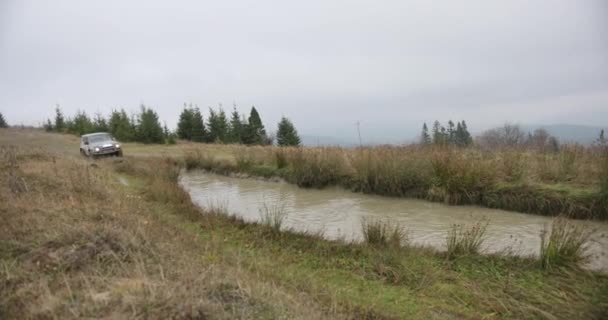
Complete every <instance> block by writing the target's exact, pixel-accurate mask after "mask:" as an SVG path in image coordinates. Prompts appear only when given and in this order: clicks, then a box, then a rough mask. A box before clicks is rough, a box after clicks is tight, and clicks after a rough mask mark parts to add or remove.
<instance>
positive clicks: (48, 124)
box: [44, 119, 53, 132]
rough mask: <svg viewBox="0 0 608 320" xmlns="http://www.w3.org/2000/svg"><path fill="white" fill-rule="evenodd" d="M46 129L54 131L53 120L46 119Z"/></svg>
mask: <svg viewBox="0 0 608 320" xmlns="http://www.w3.org/2000/svg"><path fill="white" fill-rule="evenodd" d="M44 130H45V131H47V132H51V131H53V123H52V122H51V119H46V123H45V124H44Z"/></svg>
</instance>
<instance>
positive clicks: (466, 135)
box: [460, 120, 473, 146]
mask: <svg viewBox="0 0 608 320" xmlns="http://www.w3.org/2000/svg"><path fill="white" fill-rule="evenodd" d="M460 126H461V127H462V142H463V145H464V146H470V145H471V144H473V137H472V136H471V133H470V132H469V129H468V128H467V123H466V122H464V120H462V124H461V125H460Z"/></svg>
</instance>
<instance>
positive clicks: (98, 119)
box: [93, 113, 108, 132]
mask: <svg viewBox="0 0 608 320" xmlns="http://www.w3.org/2000/svg"><path fill="white" fill-rule="evenodd" d="M93 127H94V128H95V129H94V131H96V132H107V131H108V122H107V121H106V119H105V118H104V117H103V116H102V115H101V113H96V114H95V120H93Z"/></svg>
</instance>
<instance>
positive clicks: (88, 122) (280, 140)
mask: <svg viewBox="0 0 608 320" xmlns="http://www.w3.org/2000/svg"><path fill="white" fill-rule="evenodd" d="M1 116H2V115H1V114H0V117H1ZM0 120H2V121H4V120H3V118H0ZM44 128H45V129H46V131H53V132H61V133H71V134H76V135H83V134H87V133H93V132H109V133H111V134H112V135H113V136H114V137H115V138H116V139H118V140H119V141H123V142H132V141H134V142H142V143H168V144H173V143H175V140H176V139H178V138H179V139H183V140H188V141H193V142H205V143H235V144H246V145H271V144H273V143H274V140H275V136H273V135H272V134H268V133H267V132H266V129H265V128H264V124H263V123H262V119H261V117H260V114H259V113H258V111H257V110H256V108H255V107H252V108H251V111H250V113H249V117H247V118H245V116H244V115H241V114H239V113H238V111H237V110H236V106H235V107H234V110H233V112H232V113H231V116H230V119H228V117H227V116H226V113H225V112H224V110H223V109H222V107H221V106H220V107H219V109H218V110H215V109H213V108H209V114H208V116H207V120H206V121H204V118H203V114H202V112H201V111H200V109H199V108H198V107H193V106H192V105H186V104H184V108H183V110H182V112H181V114H180V116H179V121H178V125H177V130H176V131H175V132H173V131H170V130H169V129H168V128H167V126H166V125H164V126H161V123H160V120H159V117H158V114H157V113H156V112H155V111H154V110H153V109H152V108H150V107H146V106H144V105H142V106H141V107H140V111H139V113H137V114H133V115H130V116H129V115H128V114H127V112H126V111H125V110H124V109H120V110H113V111H112V113H111V114H110V116H109V117H107V118H106V117H104V116H102V115H101V114H99V113H97V114H95V115H94V117H89V116H88V115H87V114H86V112H84V111H77V112H76V114H75V115H74V116H73V117H66V116H65V115H64V114H63V112H62V110H61V109H60V107H59V106H57V107H56V108H55V117H54V119H53V120H51V119H47V121H46V122H45V123H44ZM276 140H277V144H278V145H279V146H299V145H300V144H301V140H300V137H299V135H298V132H297V130H296V128H295V126H294V125H293V123H292V122H291V121H290V120H289V119H287V118H285V117H282V119H281V121H280V122H279V124H278V130H277V134H276Z"/></svg>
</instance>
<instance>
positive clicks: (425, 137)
mask: <svg viewBox="0 0 608 320" xmlns="http://www.w3.org/2000/svg"><path fill="white" fill-rule="evenodd" d="M420 144H422V145H429V144H431V136H430V135H429V128H428V127H427V126H426V122H425V123H424V124H423V125H422V133H421V134H420Z"/></svg>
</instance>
